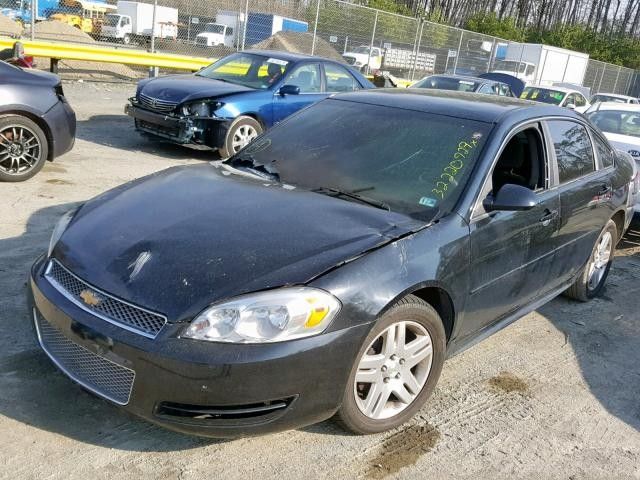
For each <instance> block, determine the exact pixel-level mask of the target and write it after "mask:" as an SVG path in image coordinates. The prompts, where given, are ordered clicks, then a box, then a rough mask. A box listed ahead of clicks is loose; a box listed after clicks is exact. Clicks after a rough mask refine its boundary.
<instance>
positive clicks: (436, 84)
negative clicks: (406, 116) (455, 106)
mask: <svg viewBox="0 0 640 480" xmlns="http://www.w3.org/2000/svg"><path fill="white" fill-rule="evenodd" d="M516 80H517V79H516ZM410 88H430V89H436V90H455V91H458V92H475V93H484V94H487V95H500V96H503V97H515V96H516V95H515V94H514V93H513V91H512V89H511V87H510V86H509V85H508V84H507V83H504V82H500V81H497V80H490V79H487V78H480V77H468V76H463V75H429V76H428V77H425V78H423V79H421V80H418V81H417V82H416V83H414V84H413V85H411V87H410Z"/></svg>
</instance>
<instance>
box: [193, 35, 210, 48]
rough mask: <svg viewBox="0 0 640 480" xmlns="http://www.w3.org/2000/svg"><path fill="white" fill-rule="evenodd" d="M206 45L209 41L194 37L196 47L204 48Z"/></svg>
mask: <svg viewBox="0 0 640 480" xmlns="http://www.w3.org/2000/svg"><path fill="white" fill-rule="evenodd" d="M208 43H209V40H207V38H206V37H196V45H204V46H205V47H206V46H207V45H208Z"/></svg>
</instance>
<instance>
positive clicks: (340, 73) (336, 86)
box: [324, 63, 360, 92]
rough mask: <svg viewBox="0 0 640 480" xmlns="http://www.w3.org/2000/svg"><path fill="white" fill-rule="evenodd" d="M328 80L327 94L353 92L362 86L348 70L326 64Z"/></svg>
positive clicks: (325, 69)
mask: <svg viewBox="0 0 640 480" xmlns="http://www.w3.org/2000/svg"><path fill="white" fill-rule="evenodd" d="M324 73H325V76H326V80H327V92H353V91H354V90H359V89H360V85H359V84H358V83H357V82H356V79H355V78H353V75H351V74H350V73H349V72H348V71H347V70H346V69H344V68H342V67H340V66H338V65H334V64H332V63H325V64H324Z"/></svg>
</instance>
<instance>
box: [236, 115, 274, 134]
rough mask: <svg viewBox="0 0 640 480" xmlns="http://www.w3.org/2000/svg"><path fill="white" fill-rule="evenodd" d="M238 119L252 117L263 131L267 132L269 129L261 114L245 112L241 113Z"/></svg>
mask: <svg viewBox="0 0 640 480" xmlns="http://www.w3.org/2000/svg"><path fill="white" fill-rule="evenodd" d="M238 117H251V118H253V119H254V120H255V121H256V122H258V123H259V124H260V126H261V127H262V129H263V131H266V130H267V128H268V127H267V124H266V123H265V121H264V119H263V118H262V116H261V115H260V114H258V113H257V112H244V113H241V114H240V115H238ZM236 118H237V117H236Z"/></svg>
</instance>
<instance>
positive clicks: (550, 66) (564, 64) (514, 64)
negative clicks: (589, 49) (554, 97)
mask: <svg viewBox="0 0 640 480" xmlns="http://www.w3.org/2000/svg"><path fill="white" fill-rule="evenodd" d="M500 53H501V52H500V49H498V56H497V57H496V61H495V63H494V68H493V69H492V72H497V73H508V74H510V75H514V76H516V77H518V78H519V79H520V80H522V81H524V82H525V83H527V84H535V85H553V84H554V83H555V82H565V83H571V84H574V85H582V82H583V81H584V74H585V71H586V70H587V64H588V63H589V55H588V54H586V53H580V52H574V51H573V50H567V49H565V48H558V47H550V46H548V45H542V44H539V43H510V44H509V45H507V47H506V49H504V51H503V52H502V58H500V57H501V56H500Z"/></svg>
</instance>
